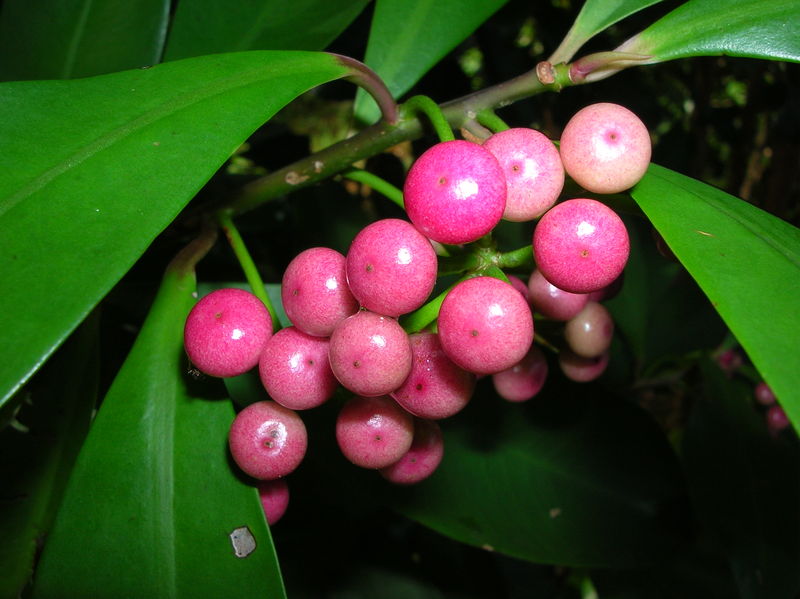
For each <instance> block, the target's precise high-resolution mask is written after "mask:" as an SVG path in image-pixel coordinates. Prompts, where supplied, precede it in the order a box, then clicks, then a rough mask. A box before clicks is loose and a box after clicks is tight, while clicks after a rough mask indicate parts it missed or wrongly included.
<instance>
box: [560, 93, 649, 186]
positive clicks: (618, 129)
mask: <svg viewBox="0 0 800 599" xmlns="http://www.w3.org/2000/svg"><path fill="white" fill-rule="evenodd" d="M560 151H561V160H562V161H563V163H564V169H565V170H566V171H567V173H568V174H569V176H570V177H572V178H573V179H574V180H575V181H576V182H577V183H578V184H579V185H581V186H582V187H583V188H584V189H587V190H589V191H592V192H595V193H618V192H620V191H623V190H625V189H628V188H630V187H633V186H634V185H635V184H636V183H637V182H638V181H639V179H641V178H642V177H643V176H644V173H645V171H646V170H647V166H648V165H649V164H650V155H651V152H652V147H651V143H650V134H649V133H648V131H647V127H645V125H644V123H642V121H641V119H639V117H638V116H636V115H635V114H634V113H633V112H631V111H630V110H628V109H627V108H625V107H624V106H620V105H619V104H611V103H608V102H601V103H599V104H592V105H591V106H587V107H585V108H583V109H581V110H579V111H578V112H577V113H576V114H575V115H574V116H573V117H572V118H571V119H570V121H569V122H568V123H567V126H566V127H564V132H563V133H562V135H561V145H560Z"/></svg>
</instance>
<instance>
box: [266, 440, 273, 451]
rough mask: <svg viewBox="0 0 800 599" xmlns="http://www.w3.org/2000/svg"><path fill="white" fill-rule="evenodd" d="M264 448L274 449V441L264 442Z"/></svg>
mask: <svg viewBox="0 0 800 599" xmlns="http://www.w3.org/2000/svg"><path fill="white" fill-rule="evenodd" d="M264 447H266V448H267V449H272V441H269V440H267V441H264Z"/></svg>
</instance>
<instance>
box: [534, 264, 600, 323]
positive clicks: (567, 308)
mask: <svg viewBox="0 0 800 599" xmlns="http://www.w3.org/2000/svg"><path fill="white" fill-rule="evenodd" d="M528 301H529V302H530V304H531V306H532V307H533V309H534V311H536V312H539V314H541V315H542V316H545V317H546V318H550V319H552V320H559V321H567V320H569V319H570V318H572V317H574V316H575V315H576V314H578V312H580V311H581V310H583V307H584V306H585V305H586V302H588V301H589V296H588V295H587V294H585V293H570V292H569V291H564V290H563V289H560V288H558V287H556V286H555V285H553V284H552V283H551V282H550V281H548V280H547V279H545V278H544V275H543V274H542V272H541V271H540V270H538V269H536V270H534V271H533V272H532V273H531V276H530V278H529V279H528Z"/></svg>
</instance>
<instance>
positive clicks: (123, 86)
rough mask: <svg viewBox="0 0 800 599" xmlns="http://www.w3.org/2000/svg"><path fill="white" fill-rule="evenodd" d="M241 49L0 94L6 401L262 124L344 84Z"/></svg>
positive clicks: (326, 65) (10, 87)
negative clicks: (326, 86) (307, 96)
mask: <svg viewBox="0 0 800 599" xmlns="http://www.w3.org/2000/svg"><path fill="white" fill-rule="evenodd" d="M346 72H347V71H346V68H345V67H342V66H341V65H340V64H339V63H338V62H337V61H336V59H335V58H334V57H332V56H330V55H328V54H322V53H308V52H247V53H237V54H222V55H214V56H206V57H200V58H193V59H187V60H185V61H178V62H172V63H166V64H162V65H159V66H156V67H154V68H152V69H148V70H136V71H125V72H122V73H115V74H112V75H105V76H101V77H96V78H90V79H80V80H74V81H47V82H15V83H4V84H0V104H2V106H3V113H2V115H0V139H2V140H3V149H4V156H5V159H4V170H3V177H2V178H1V179H0V272H2V273H3V285H4V293H3V295H2V299H1V300H0V307H2V310H0V326H2V327H3V330H4V332H5V334H6V335H7V336H8V337H9V338H13V339H15V340H16V342H15V343H14V344H13V345H12V344H5V345H4V346H3V348H2V349H0V398H2V399H0V403H4V402H5V401H7V400H8V398H9V397H10V396H11V395H12V394H13V393H14V391H15V390H16V389H18V388H19V386H20V385H21V384H22V383H23V382H24V381H25V380H26V379H27V378H28V377H29V376H30V375H31V374H32V373H33V372H34V371H35V370H36V368H37V367H38V366H39V365H40V364H41V363H42V362H43V361H44V359H46V357H47V356H48V355H49V354H50V353H51V352H52V351H53V350H54V349H55V348H56V347H57V346H58V345H59V344H60V343H61V342H62V341H63V340H64V339H65V338H66V336H67V335H68V334H69V332H70V331H71V330H73V329H74V328H75V326H76V325H77V324H78V323H79V322H80V321H81V320H82V319H83V318H84V317H85V316H86V314H87V313H88V312H89V310H90V309H91V308H92V306H94V305H95V304H96V303H97V302H98V301H99V300H100V299H101V298H102V297H103V295H104V294H105V293H106V292H107V291H108V290H109V289H110V288H111V287H112V286H113V285H114V284H115V283H116V282H117V281H118V280H119V279H120V277H121V276H122V275H123V274H124V273H125V272H126V271H127V270H128V269H129V268H130V267H131V265H132V264H133V263H134V262H135V261H136V259H137V258H138V257H139V256H141V254H142V253H143V252H144V251H145V250H146V249H147V246H148V245H149V244H150V242H151V241H152V240H153V239H154V238H155V237H156V236H157V235H158V234H159V233H160V232H161V231H162V230H163V229H164V228H165V227H166V226H167V225H168V224H169V223H170V222H171V221H172V220H173V219H174V218H175V216H176V215H177V214H178V213H179V212H180V210H181V209H182V208H183V207H184V206H185V205H186V203H187V202H188V201H189V200H190V199H191V198H192V197H193V196H194V195H195V193H197V191H198V190H199V189H200V188H201V187H202V185H203V184H204V183H205V182H206V181H207V180H208V179H209V177H210V176H211V175H212V174H213V173H214V172H215V171H216V169H217V168H219V166H220V165H222V164H223V163H224V162H225V160H227V158H228V157H229V156H230V155H231V153H232V152H233V151H234V150H236V148H237V147H238V146H239V145H240V144H241V143H242V142H244V141H245V139H246V138H247V137H248V136H249V135H250V134H251V133H252V132H253V131H254V130H255V129H257V128H258V127H259V126H260V125H262V124H263V123H264V122H265V121H267V120H268V119H269V118H270V117H271V116H272V115H273V114H275V112H277V111H278V110H279V109H280V108H282V107H283V106H284V105H286V104H287V103H288V102H290V101H291V100H292V99H294V98H295V97H296V96H298V95H299V94H301V93H303V92H305V91H306V90H308V89H310V88H312V87H314V86H316V85H319V84H320V83H323V82H326V81H330V80H332V79H336V78H338V77H341V76H343V75H344V74H346Z"/></svg>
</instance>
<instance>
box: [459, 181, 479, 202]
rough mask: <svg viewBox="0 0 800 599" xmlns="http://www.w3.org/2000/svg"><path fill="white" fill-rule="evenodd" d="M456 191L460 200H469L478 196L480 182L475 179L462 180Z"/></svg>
mask: <svg viewBox="0 0 800 599" xmlns="http://www.w3.org/2000/svg"><path fill="white" fill-rule="evenodd" d="M454 191H455V196H456V197H457V198H458V199H459V200H468V199H470V198H472V197H473V196H475V195H477V194H478V182H477V181H475V179H462V180H461V181H459V182H458V185H457V186H456V188H455V190H454Z"/></svg>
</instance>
